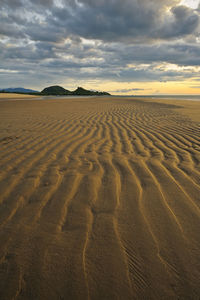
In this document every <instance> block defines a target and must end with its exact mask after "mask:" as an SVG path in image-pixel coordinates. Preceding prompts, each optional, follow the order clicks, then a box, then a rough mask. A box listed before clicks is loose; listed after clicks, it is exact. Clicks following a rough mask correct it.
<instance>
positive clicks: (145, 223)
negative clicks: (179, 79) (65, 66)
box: [0, 97, 200, 300]
mask: <svg viewBox="0 0 200 300" xmlns="http://www.w3.org/2000/svg"><path fill="white" fill-rule="evenodd" d="M197 111H198V114H197ZM197 115H200V102H199V103H197V102H196V103H193V102H188V101H181V102H180V101H176V102H175V105H173V103H172V101H171V102H169V101H168V102H167V101H166V100H155V101H154V100H152V99H151V100H150V99H120V98H102V97H99V98H94V97H93V98H83V99H80V98H75V99H66V100H65V99H56V100H37V101H36V100H30V99H29V100H27V101H24V100H20V99H18V101H12V100H11V99H9V100H8V101H7V100H5V101H3V100H2V101H0V149H1V150H0V299H3V300H8V299H17V300H19V299H34V300H36V299H37V300H39V299H41V300H44V299H48V300H49V299H50V300H51V299H52V300H54V299H59V300H61V299H70V300H71V299H81V300H82V299H103V300H105V299H109V300H110V299H111V300H112V299H122V300H126V299H145V300H146V299H156V300H157V299H195V300H197V299H199V298H200V163H199V162H200V123H199V121H200V120H199V121H198V119H197Z"/></svg>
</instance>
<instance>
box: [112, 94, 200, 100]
mask: <svg viewBox="0 0 200 300" xmlns="http://www.w3.org/2000/svg"><path fill="white" fill-rule="evenodd" d="M112 97H124V98H149V99H169V100H189V101H200V95H141V96H136V95H135V96H123V95H122V96H112Z"/></svg>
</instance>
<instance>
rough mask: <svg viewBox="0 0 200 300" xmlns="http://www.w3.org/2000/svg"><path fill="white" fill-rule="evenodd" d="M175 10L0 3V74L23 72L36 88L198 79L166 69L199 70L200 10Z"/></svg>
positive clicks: (120, 4) (170, 0)
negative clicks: (74, 82)
mask: <svg viewBox="0 0 200 300" xmlns="http://www.w3.org/2000/svg"><path fill="white" fill-rule="evenodd" d="M179 2H180V1H179V0H151V1H150V0H149V1H146V0H140V1H136V0H123V1H122V0H111V1H106V0H96V1H95V0H34V1H33V0H32V1H30V0H0V39H1V40H0V69H1V70H3V71H2V74H5V70H6V69H7V70H8V73H9V72H10V75H9V76H7V75H6V76H7V78H10V80H11V78H14V76H16V75H15V73H14V72H16V74H17V72H20V74H21V75H22V78H23V76H24V78H25V77H27V74H29V76H30V77H29V78H35V82H37V81H38V78H40V79H41V78H44V77H48V78H51V77H52V78H53V76H58V78H66V77H70V78H75V79H78V78H80V77H81V78H83V79H84V78H85V79H92V78H95V79H108V80H115V81H121V82H126V81H127V82H131V81H134V80H135V81H148V80H149V81H153V80H161V81H165V80H175V79H176V80H177V79H178V80H182V79H184V78H190V77H192V76H193V75H195V76H196V77H197V76H198V70H195V68H194V73H193V74H192V73H191V72H187V71H184V70H183V71H180V70H178V71H177V70H176V71H174V70H172V71H170V70H167V69H166V68H165V66H163V63H168V64H174V65H179V66H181V67H184V66H191V67H192V66H193V67H196V66H200V43H199V42H198V41H197V40H196V38H198V35H199V11H200V8H198V9H196V10H193V9H191V8H188V7H186V6H180V5H179ZM142 65H145V66H142ZM12 72H13V73H12ZM6 74H7V73H6ZM2 76H3V75H2ZM26 80H28V79H27V78H26ZM31 80H33V79H31Z"/></svg>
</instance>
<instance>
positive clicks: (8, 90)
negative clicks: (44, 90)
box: [0, 87, 39, 94]
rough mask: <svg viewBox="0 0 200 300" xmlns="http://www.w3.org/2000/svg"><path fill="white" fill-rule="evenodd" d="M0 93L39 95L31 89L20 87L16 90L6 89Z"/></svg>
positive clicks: (0, 90)
mask: <svg viewBox="0 0 200 300" xmlns="http://www.w3.org/2000/svg"><path fill="white" fill-rule="evenodd" d="M0 92H7V93H24V94H29V93H39V92H38V91H35V90H31V89H24V88H21V87H18V88H6V89H0Z"/></svg>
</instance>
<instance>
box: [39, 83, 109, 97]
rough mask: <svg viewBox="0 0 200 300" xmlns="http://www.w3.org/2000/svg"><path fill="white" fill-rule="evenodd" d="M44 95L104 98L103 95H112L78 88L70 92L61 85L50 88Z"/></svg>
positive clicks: (46, 89)
mask: <svg viewBox="0 0 200 300" xmlns="http://www.w3.org/2000/svg"><path fill="white" fill-rule="evenodd" d="M41 94H42V95H53V96H56V95H58V96H69V95H72V96H94V95H96V96H103V95H107V96H108V95H110V94H109V93H106V92H97V91H89V90H86V89H84V88H82V87H78V88H77V89H76V90H75V91H73V92H71V91H69V90H66V89H64V88H63V87H61V86H59V85H53V86H49V87H47V88H45V89H43V90H42V91H41Z"/></svg>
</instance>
